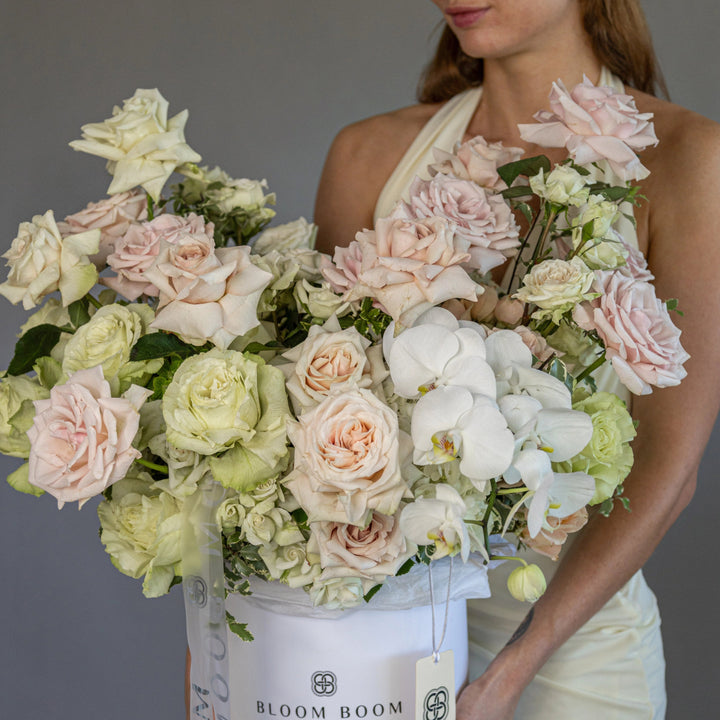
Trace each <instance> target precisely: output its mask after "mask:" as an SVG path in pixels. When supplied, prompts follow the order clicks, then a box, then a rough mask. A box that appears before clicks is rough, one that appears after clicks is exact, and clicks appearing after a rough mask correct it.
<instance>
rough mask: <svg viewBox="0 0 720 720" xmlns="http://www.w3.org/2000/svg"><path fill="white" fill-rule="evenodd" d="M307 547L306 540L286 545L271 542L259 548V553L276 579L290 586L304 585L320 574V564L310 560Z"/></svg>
mask: <svg viewBox="0 0 720 720" xmlns="http://www.w3.org/2000/svg"><path fill="white" fill-rule="evenodd" d="M305 548H306V543H305V542H304V541H303V542H298V543H295V544H294V545H286V546H285V547H280V546H279V545H277V544H276V543H271V544H270V545H264V546H262V547H260V548H258V555H260V557H261V558H262V560H263V562H264V563H265V566H266V567H267V569H268V572H269V573H270V576H271V577H272V578H273V579H274V580H282V582H285V583H287V584H288V585H290V587H303V586H305V585H309V584H310V583H312V582H313V580H315V578H316V577H318V575H319V574H320V566H319V565H311V564H310V563H309V562H308V560H307V557H306V552H305Z"/></svg>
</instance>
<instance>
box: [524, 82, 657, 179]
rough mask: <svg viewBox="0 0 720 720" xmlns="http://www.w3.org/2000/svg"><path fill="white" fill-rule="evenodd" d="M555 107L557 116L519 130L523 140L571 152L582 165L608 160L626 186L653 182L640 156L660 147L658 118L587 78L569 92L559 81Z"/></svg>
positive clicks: (554, 88) (552, 114) (549, 114)
mask: <svg viewBox="0 0 720 720" xmlns="http://www.w3.org/2000/svg"><path fill="white" fill-rule="evenodd" d="M550 107H551V108H552V112H547V111H545V110H543V111H541V112H539V113H537V114H536V115H535V119H536V120H537V121H538V124H528V125H518V128H519V130H520V137H522V139H523V140H525V141H526V142H532V143H535V144H536V145H540V146H541V147H566V148H567V149H568V151H569V153H570V157H572V158H573V160H574V161H575V162H576V163H578V164H579V165H588V164H590V163H594V162H599V161H603V160H607V162H608V164H609V167H610V169H611V170H612V171H613V173H614V174H615V175H616V176H617V177H618V178H619V179H620V180H621V181H622V182H627V181H628V180H642V179H643V178H645V177H647V176H648V174H649V172H650V171H649V170H648V169H647V168H646V167H644V166H643V165H642V164H641V163H640V160H639V159H638V156H637V154H636V153H637V151H639V150H643V149H644V148H646V147H648V146H650V145H657V142H658V140H657V137H656V135H655V128H654V126H653V124H652V123H651V122H650V120H651V118H652V117H653V115H652V113H641V112H638V109H637V107H636V106H635V100H634V98H633V97H632V96H631V95H626V94H624V93H619V92H617V91H615V90H614V89H613V88H610V87H603V86H598V87H596V86H595V85H593V84H592V83H591V82H590V80H588V79H587V78H585V79H584V80H583V82H582V83H580V84H579V85H576V86H575V87H574V88H573V89H572V90H571V91H570V92H568V91H567V89H566V88H565V86H564V85H563V84H562V82H561V81H560V80H558V81H557V82H556V83H553V86H552V90H551V92H550Z"/></svg>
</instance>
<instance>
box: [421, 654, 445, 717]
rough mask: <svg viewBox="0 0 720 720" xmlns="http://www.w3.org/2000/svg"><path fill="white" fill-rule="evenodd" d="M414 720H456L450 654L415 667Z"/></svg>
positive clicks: (423, 661)
mask: <svg viewBox="0 0 720 720" xmlns="http://www.w3.org/2000/svg"><path fill="white" fill-rule="evenodd" d="M415 720H455V661H454V660H453V652H452V650H446V651H445V652H443V653H440V656H439V659H438V661H437V662H435V659H434V658H433V657H432V656H430V657H426V658H422V659H420V660H418V661H417V663H416V665H415Z"/></svg>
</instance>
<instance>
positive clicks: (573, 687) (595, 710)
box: [374, 69, 666, 720]
mask: <svg viewBox="0 0 720 720" xmlns="http://www.w3.org/2000/svg"><path fill="white" fill-rule="evenodd" d="M600 84H601V85H608V86H611V87H615V88H616V89H618V90H620V91H622V90H623V85H622V82H620V81H619V80H618V78H616V77H614V76H613V75H612V74H610V73H609V72H608V71H607V70H605V69H603V72H602V74H601V76H600ZM481 95H482V88H474V89H471V90H467V91H465V92H463V93H461V94H459V95H456V96H455V97H453V98H452V99H451V100H449V101H448V102H447V103H446V104H445V105H443V107H442V108H441V109H440V110H439V111H438V112H437V113H436V114H435V115H434V116H433V117H432V118H431V119H430V121H429V122H428V123H427V124H426V125H425V126H424V127H423V129H422V130H421V131H420V133H419V135H418V136H417V137H416V138H415V140H414V141H413V143H412V145H411V146H410V147H409V148H408V150H407V152H406V153H405V155H404V156H403V158H402V159H401V160H400V163H399V164H398V165H397V167H396V168H395V170H394V171H393V173H392V175H391V176H390V178H389V179H388V181H387V183H386V184H385V186H384V187H383V189H382V191H381V193H380V196H379V198H378V201H377V205H376V207H375V213H374V215H375V220H377V219H378V218H380V217H385V216H387V215H389V214H390V212H391V211H392V208H393V206H394V205H395V203H396V202H397V201H398V200H399V199H401V198H403V199H407V198H406V194H407V190H408V187H409V186H410V183H411V182H412V180H413V178H414V177H415V176H416V175H420V176H421V177H423V178H428V177H429V176H428V174H427V169H426V168H427V166H428V164H430V163H432V162H434V156H433V148H435V147H438V148H441V149H443V150H446V151H451V150H452V149H453V147H454V146H455V144H456V143H457V142H459V141H461V140H462V139H463V136H464V135H465V131H466V129H467V127H468V125H469V123H470V120H471V118H472V116H473V114H474V112H475V109H476V108H477V106H478V103H479V102H480V97H481ZM621 230H622V232H623V234H624V237H625V240H626V242H628V243H631V244H633V245H634V246H635V247H637V236H636V234H635V229H634V227H633V225H632V223H629V222H627V224H626V225H624V226H623V228H622V229H621ZM596 379H597V381H598V389H600V390H607V391H608V392H614V393H615V394H617V395H619V396H620V397H622V398H623V399H626V400H628V399H629V393H628V392H627V390H626V389H625V388H624V387H623V386H622V385H620V383H619V382H618V381H617V379H616V378H615V375H614V373H613V372H612V368H611V367H610V366H609V363H607V364H606V366H604V367H603V368H602V369H601V373H599V374H597V375H596ZM617 512H621V510H618V511H617ZM522 556H523V557H525V558H526V559H527V560H528V561H529V562H534V563H536V564H538V565H540V567H541V568H542V570H543V572H544V573H545V577H546V578H547V579H548V580H550V578H551V577H552V576H553V574H554V572H555V568H556V567H557V563H556V562H553V561H552V560H550V559H549V558H546V557H544V556H542V555H539V554H537V553H534V552H526V553H523V554H522ZM561 558H562V554H561ZM515 566H516V564H515V563H511V562H507V563H504V564H503V565H501V566H500V567H499V568H497V569H496V570H494V571H491V572H490V586H491V589H492V597H490V598H487V599H484V600H473V601H470V602H468V627H469V636H470V637H469V641H470V680H473V679H475V678H476V677H478V676H479V675H481V674H482V672H483V671H484V670H485V668H486V667H487V666H488V664H489V663H490V661H491V660H492V659H493V657H494V656H495V655H496V654H497V653H498V652H499V651H500V650H501V649H502V648H503V647H504V645H505V644H506V643H507V641H508V640H509V638H510V636H511V635H512V634H513V632H514V631H515V629H516V628H517V627H518V625H519V624H520V622H521V621H522V620H523V618H524V617H525V615H526V614H527V612H528V609H529V606H528V605H527V604H526V603H521V602H518V601H517V600H515V599H514V598H513V597H512V596H511V595H510V594H509V592H508V591H507V585H506V580H507V576H508V574H509V573H510V572H511V571H512V570H513V569H514V568H515ZM665 708H666V698H665V660H664V657H663V648H662V639H661V636H660V617H659V614H658V609H657V602H656V600H655V596H654V595H653V593H652V591H651V590H650V589H649V588H648V586H647V584H646V583H645V579H644V578H643V575H642V572H638V573H636V574H635V575H634V576H633V577H632V578H631V579H630V581H629V582H628V583H627V585H625V587H623V588H622V589H621V590H620V591H619V592H618V593H617V594H616V595H615V596H614V597H612V598H611V599H610V601H609V602H608V603H607V604H606V605H605V606H604V607H603V608H602V609H601V610H600V611H599V612H598V613H597V614H596V615H595V616H594V617H593V618H592V619H591V620H589V621H588V622H587V623H586V624H585V625H584V626H583V627H581V628H580V630H578V632H577V633H576V634H575V635H573V636H572V637H571V638H570V639H569V640H568V641H567V642H566V643H565V644H564V645H563V646H562V647H561V648H560V649H559V650H558V651H557V652H556V653H555V654H554V655H553V656H552V657H551V658H550V660H549V661H548V662H547V663H546V664H545V665H544V667H543V668H542V670H541V671H540V672H539V673H538V674H537V675H536V676H535V679H534V680H533V682H532V683H531V684H530V685H529V686H528V688H527V689H526V690H525V692H524V693H523V696H522V699H521V701H520V704H519V706H518V710H517V713H516V715H515V718H516V720H548V719H550V718H552V719H553V720H641V719H642V720H661V719H662V718H664V717H665Z"/></svg>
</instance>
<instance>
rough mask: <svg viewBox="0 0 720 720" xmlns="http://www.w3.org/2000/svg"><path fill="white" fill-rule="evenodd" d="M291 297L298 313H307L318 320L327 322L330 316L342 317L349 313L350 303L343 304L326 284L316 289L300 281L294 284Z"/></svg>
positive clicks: (306, 282)
mask: <svg viewBox="0 0 720 720" xmlns="http://www.w3.org/2000/svg"><path fill="white" fill-rule="evenodd" d="M293 295H294V296H295V301H296V302H297V308H298V312H301V313H302V312H309V313H310V314H311V315H312V316H313V317H316V318H319V319H320V320H327V319H328V318H329V317H330V316H331V315H335V316H337V317H342V316H343V315H347V313H348V312H349V311H350V303H348V302H344V301H343V299H342V297H341V296H340V295H338V294H337V293H336V292H335V291H334V290H333V289H332V288H331V287H330V285H329V284H328V283H327V282H323V283H322V284H321V285H320V286H319V287H317V286H315V285H313V284H312V283H310V282H308V281H307V280H300V282H298V283H296V284H295V288H294V289H293Z"/></svg>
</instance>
